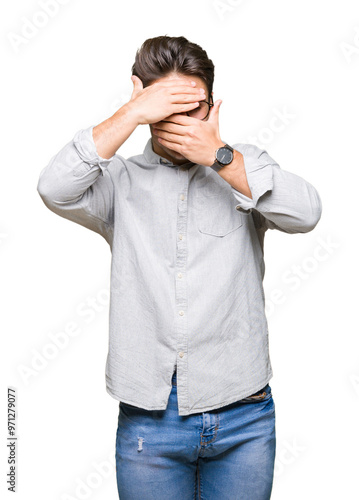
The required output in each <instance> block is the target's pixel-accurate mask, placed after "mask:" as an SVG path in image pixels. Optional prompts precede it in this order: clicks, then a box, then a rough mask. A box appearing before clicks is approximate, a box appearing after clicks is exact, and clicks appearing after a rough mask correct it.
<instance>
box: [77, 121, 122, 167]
mask: <svg viewBox="0 0 359 500" xmlns="http://www.w3.org/2000/svg"><path fill="white" fill-rule="evenodd" d="M94 127H95V125H91V126H90V127H88V128H86V129H82V130H79V131H78V132H76V134H75V136H74V138H73V142H74V145H75V148H76V149H77V152H78V154H79V156H80V158H81V160H82V161H83V162H85V164H87V165H88V170H90V169H91V168H92V167H93V166H98V167H100V169H101V173H102V175H103V174H104V171H105V170H106V169H107V167H108V165H109V163H111V161H112V160H113V159H114V158H115V156H116V155H113V156H111V158H108V159H106V158H102V157H101V156H100V155H99V154H98V153H97V150H96V144H95V141H94V139H93V135H92V130H93V128H94Z"/></svg>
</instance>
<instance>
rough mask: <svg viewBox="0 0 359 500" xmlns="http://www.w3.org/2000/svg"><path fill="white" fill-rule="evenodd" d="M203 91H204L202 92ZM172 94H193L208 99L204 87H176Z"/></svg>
mask: <svg viewBox="0 0 359 500" xmlns="http://www.w3.org/2000/svg"><path fill="white" fill-rule="evenodd" d="M202 89H203V90H202ZM170 93H171V94H193V95H199V96H202V98H203V99H205V98H206V95H205V94H206V91H205V89H204V88H203V87H198V88H193V87H190V86H188V85H174V86H172V87H171V88H170Z"/></svg>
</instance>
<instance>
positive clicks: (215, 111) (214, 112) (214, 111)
mask: <svg viewBox="0 0 359 500" xmlns="http://www.w3.org/2000/svg"><path fill="white" fill-rule="evenodd" d="M221 104H222V101H221V100H220V99H218V100H217V101H216V102H215V103H214V106H213V108H211V111H210V113H209V118H208V121H209V122H218V121H219V108H220V106H221Z"/></svg>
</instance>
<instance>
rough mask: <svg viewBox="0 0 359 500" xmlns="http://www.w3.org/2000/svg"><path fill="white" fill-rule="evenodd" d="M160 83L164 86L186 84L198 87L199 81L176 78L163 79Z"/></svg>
mask: <svg viewBox="0 0 359 500" xmlns="http://www.w3.org/2000/svg"><path fill="white" fill-rule="evenodd" d="M158 84H159V85H162V86H164V87H175V86H185V87H190V88H191V87H192V88H194V87H196V86H197V83H196V82H194V81H191V80H186V79H184V78H178V79H177V78H176V79H174V80H163V81H161V82H158Z"/></svg>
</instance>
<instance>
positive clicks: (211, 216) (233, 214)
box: [194, 182, 243, 237]
mask: <svg viewBox="0 0 359 500" xmlns="http://www.w3.org/2000/svg"><path fill="white" fill-rule="evenodd" d="M237 204H238V203H237V202H236V200H235V198H234V196H233V194H232V191H231V190H230V189H229V190H228V189H226V188H225V187H222V186H219V185H218V184H215V183H214V182H207V183H205V184H203V185H200V186H199V187H198V189H197V190H196V193H195V204H194V206H195V217H196V226H197V229H198V230H199V231H200V232H201V233H203V234H208V235H211V236H217V237H223V236H226V235H227V234H230V233H232V232H233V231H235V230H236V229H238V228H239V227H241V226H242V225H243V216H242V215H241V213H240V212H239V211H238V210H236V208H235V206H236V205H237Z"/></svg>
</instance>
